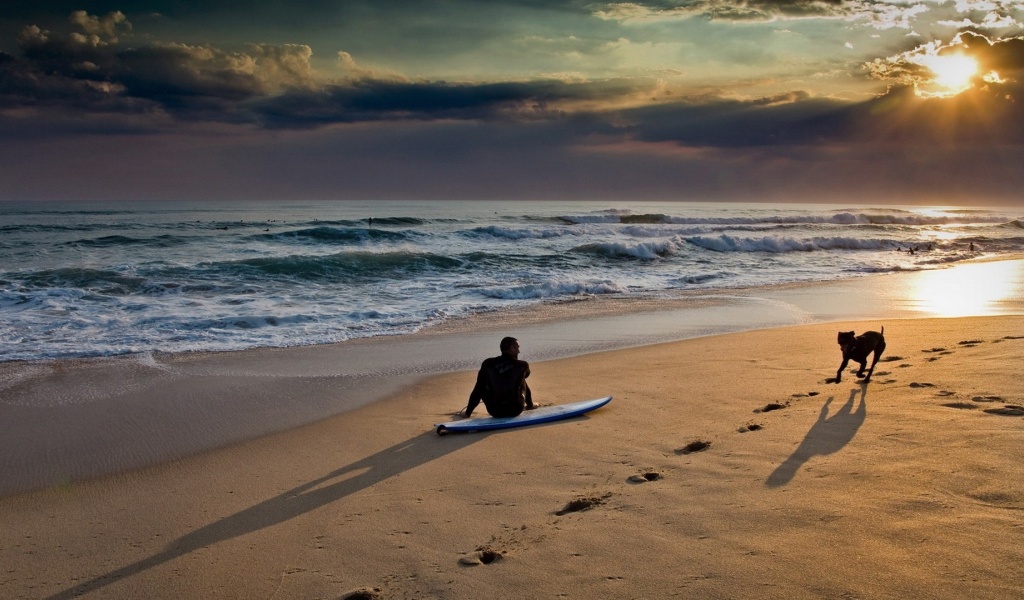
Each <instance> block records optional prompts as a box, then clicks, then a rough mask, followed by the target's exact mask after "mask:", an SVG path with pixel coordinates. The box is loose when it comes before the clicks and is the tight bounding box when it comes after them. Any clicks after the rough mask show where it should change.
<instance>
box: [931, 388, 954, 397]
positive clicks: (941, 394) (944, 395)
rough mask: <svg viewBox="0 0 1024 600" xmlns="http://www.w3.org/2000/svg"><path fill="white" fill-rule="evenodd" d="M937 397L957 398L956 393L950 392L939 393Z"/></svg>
mask: <svg viewBox="0 0 1024 600" xmlns="http://www.w3.org/2000/svg"><path fill="white" fill-rule="evenodd" d="M935 395H936V396H939V397H941V398H947V397H949V396H956V392H951V391H949V390H942V391H941V392H938V393H936V394H935Z"/></svg>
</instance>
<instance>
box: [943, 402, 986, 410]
mask: <svg viewBox="0 0 1024 600" xmlns="http://www.w3.org/2000/svg"><path fill="white" fill-rule="evenodd" d="M943 406H945V407H946V408H960V409H963V410H974V409H975V408H978V407H977V406H975V405H973V404H971V403H969V402H948V403H946V404H943Z"/></svg>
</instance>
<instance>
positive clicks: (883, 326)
mask: <svg viewBox="0 0 1024 600" xmlns="http://www.w3.org/2000/svg"><path fill="white" fill-rule="evenodd" d="M882 337H885V325H882Z"/></svg>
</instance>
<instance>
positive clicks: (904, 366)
mask: <svg viewBox="0 0 1024 600" xmlns="http://www.w3.org/2000/svg"><path fill="white" fill-rule="evenodd" d="M909 366H910V363H903V364H901V365H896V368H897V369H906V368H907V367H909Z"/></svg>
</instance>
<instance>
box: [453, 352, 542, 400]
mask: <svg viewBox="0 0 1024 600" xmlns="http://www.w3.org/2000/svg"><path fill="white" fill-rule="evenodd" d="M500 348H501V356H495V357H494V358H488V359H487V360H485V361H484V362H483V364H481V365H480V371H479V372H478V373H477V374H476V385H475V386H474V387H473V391H472V392H471V393H470V394H469V404H467V405H466V408H464V409H462V410H461V411H459V416H460V417H468V416H470V415H471V414H473V409H475V408H476V407H477V405H478V404H480V401H481V400H482V401H483V403H484V406H485V407H486V408H487V412H488V413H490V415H491V416H492V417H515V416H517V415H518V414H520V413H521V412H523V409H524V408H525V409H527V410H529V409H532V408H533V407H534V406H533V394H532V393H531V392H530V386H529V385H527V384H526V378H527V377H529V376H530V365H529V363H527V362H526V361H525V360H519V340H517V339H516V338H514V337H507V338H504V339H502V340H501V344H500Z"/></svg>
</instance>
